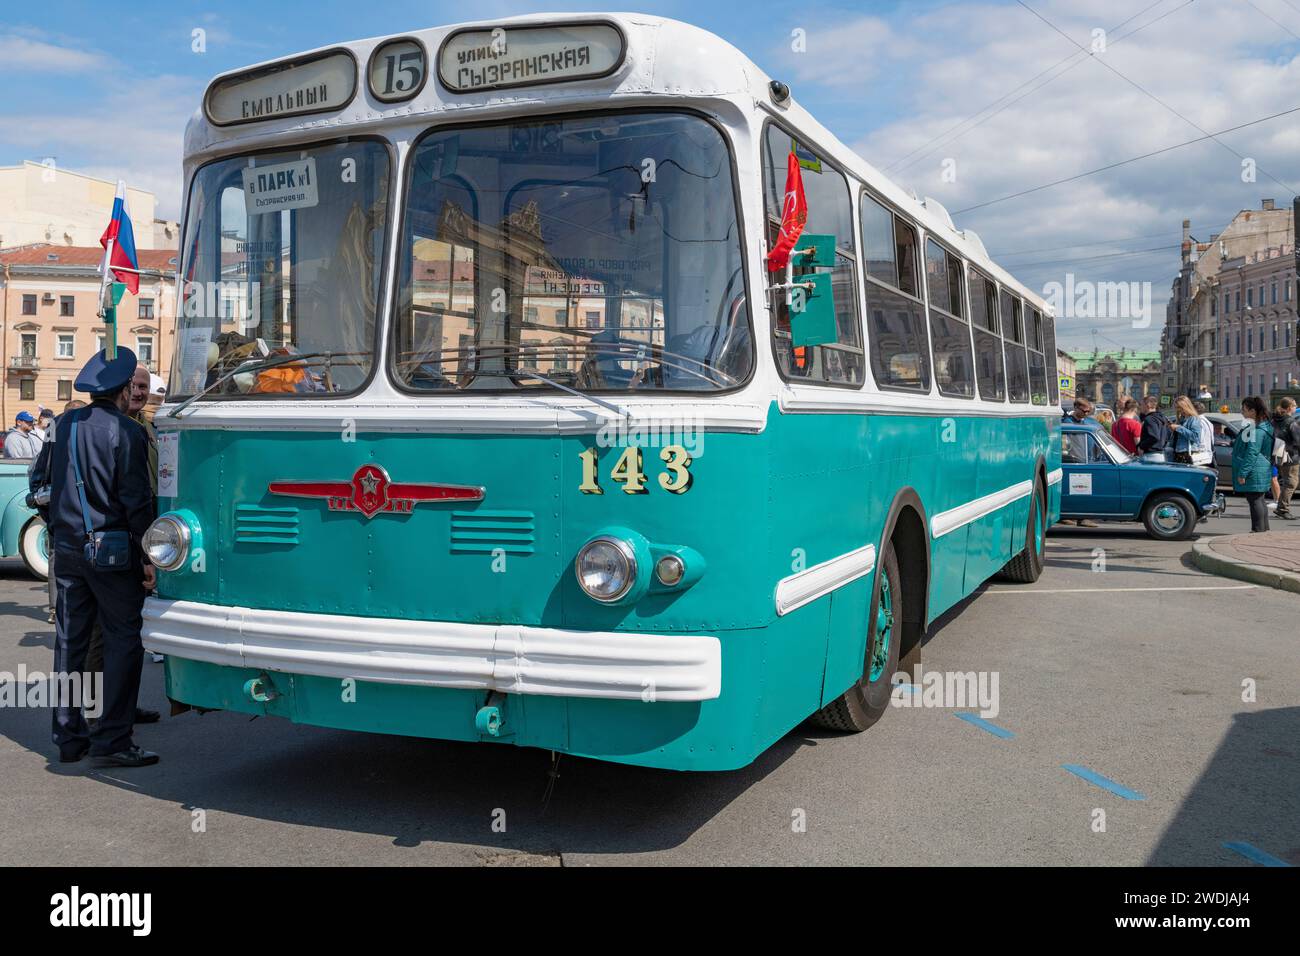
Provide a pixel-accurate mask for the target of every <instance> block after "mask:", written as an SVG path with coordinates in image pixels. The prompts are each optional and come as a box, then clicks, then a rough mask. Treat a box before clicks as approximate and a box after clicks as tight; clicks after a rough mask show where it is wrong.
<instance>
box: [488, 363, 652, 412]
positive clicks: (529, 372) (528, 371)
mask: <svg viewBox="0 0 1300 956" xmlns="http://www.w3.org/2000/svg"><path fill="white" fill-rule="evenodd" d="M489 374H493V375H501V376H502V377H503V378H516V377H518V376H521V375H522V376H526V377H528V378H535V379H537V380H538V381H539V382H545V383H546V384H547V385H549V386H551V387H552V388H558V389H559V390H560V391H562V392H568V393H569V394H570V395H577V396H578V397H579V398H585V399H586V400H587V401H589V402H595V403H596V404H597V405H600V406H601V407H602V408H608V409H609V410H610V411H611V412H613V413H614V414H615V415H619V416H621V417H622V418H623V419H625V420H627V421H631V420H632V413H631V412H629V411H628V410H627V409H626V408H621V407H619V406H618V405H615V404H614V403H613V402H607V401H605V400H604V399H603V398H597V397H596V396H595V395H588V394H587V393H586V392H582V391H579V390H578V389H576V388H572V387H571V386H568V385H564V384H561V383H560V382H557V381H556V380H555V379H553V378H547V377H546V376H545V375H543V374H542V373H541V372H539V371H537V370H536V369H532V368H525V367H524V366H522V365H521V366H519V367H518V368H516V369H515V370H514V371H513V372H491V373H489Z"/></svg>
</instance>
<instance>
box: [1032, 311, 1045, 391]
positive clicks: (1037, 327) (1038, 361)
mask: <svg viewBox="0 0 1300 956" xmlns="http://www.w3.org/2000/svg"><path fill="white" fill-rule="evenodd" d="M1028 332H1029V393H1030V394H1029V398H1030V401H1032V402H1033V403H1034V404H1035V405H1046V404H1047V359H1046V357H1045V356H1044V355H1043V314H1042V313H1041V312H1039V311H1038V310H1037V309H1035V308H1030V309H1029V328H1028Z"/></svg>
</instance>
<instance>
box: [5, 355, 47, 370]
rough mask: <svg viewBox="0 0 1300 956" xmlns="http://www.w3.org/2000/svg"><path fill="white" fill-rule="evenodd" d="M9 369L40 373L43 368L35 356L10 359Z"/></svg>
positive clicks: (12, 357)
mask: <svg viewBox="0 0 1300 956" xmlns="http://www.w3.org/2000/svg"><path fill="white" fill-rule="evenodd" d="M9 367H10V368H11V369H14V370H16V371H23V372H38V371H40V368H41V363H40V360H39V359H38V358H37V357H36V356H35V355H27V354H26V353H24V354H22V355H13V356H10V358H9Z"/></svg>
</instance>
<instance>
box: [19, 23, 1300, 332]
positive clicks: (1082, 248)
mask: <svg viewBox="0 0 1300 956" xmlns="http://www.w3.org/2000/svg"><path fill="white" fill-rule="evenodd" d="M555 8H556V5H555V4H552V3H546V4H530V3H522V2H506V0H487V2H482V3H478V4H476V5H475V13H474V15H475V17H476V18H482V19H488V18H491V17H495V16H506V15H510V14H517V13H527V12H538V11H542V10H547V9H555ZM636 8H637V9H639V10H642V11H644V12H646V13H656V14H660V15H663V16H669V17H674V18H677V19H681V20H686V21H688V22H691V23H695V24H696V25H698V26H701V27H703V28H705V29H708V30H711V31H713V32H714V33H717V34H718V35H719V36H722V37H724V38H726V39H728V40H730V41H731V42H732V43H734V44H735V45H736V46H737V47H739V48H740V49H741V50H742V51H744V52H745V53H746V54H748V55H749V56H750V57H751V58H752V59H753V60H754V61H755V62H757V63H758V64H759V66H760V67H762V68H763V69H765V70H766V71H767V72H769V73H771V74H772V75H774V76H776V77H778V78H781V79H784V80H786V81H787V82H788V83H789V84H790V85H791V87H792V89H793V91H794V95H795V97H796V98H797V99H798V100H799V101H800V102H802V103H803V104H804V105H805V106H806V107H807V108H808V109H809V110H810V111H811V112H812V113H813V114H814V115H816V116H817V117H818V118H819V119H821V120H822V121H823V122H824V123H825V124H826V125H827V126H828V127H829V128H830V129H831V130H833V131H834V132H835V133H836V134H837V135H838V136H839V137H840V139H842V140H843V141H844V142H846V143H848V144H849V145H851V146H853V147H854V148H855V149H857V151H858V152H859V153H861V154H862V155H863V156H864V157H866V158H867V159H868V160H869V161H871V162H872V163H873V164H874V165H875V166H877V167H878V168H881V169H883V170H885V171H886V172H887V173H888V174H889V175H890V176H891V177H892V178H894V179H895V180H896V181H897V182H899V183H900V184H902V185H903V186H905V187H908V188H911V189H913V190H915V192H916V193H917V194H918V195H920V196H932V197H934V198H935V199H937V200H938V201H939V202H941V203H943V204H944V205H945V206H946V207H947V208H948V209H949V210H951V211H952V212H953V214H954V219H955V220H956V222H957V225H958V227H960V228H966V227H968V228H972V229H974V230H976V231H977V232H978V233H979V234H980V235H981V237H982V238H983V240H984V242H985V245H986V246H987V247H988V249H989V251H990V252H991V253H993V254H994V256H995V258H997V259H998V260H999V261H1000V262H1001V263H1002V264H1004V265H1005V266H1006V267H1007V268H1008V269H1010V270H1011V271H1012V272H1013V273H1014V274H1015V275H1017V276H1018V277H1019V278H1020V279H1022V280H1023V281H1024V282H1025V283H1026V284H1027V285H1029V286H1031V287H1033V288H1036V289H1042V288H1044V287H1045V286H1046V285H1047V284H1048V283H1051V282H1054V281H1055V282H1063V281H1064V279H1065V275H1066V273H1073V275H1074V276H1075V280H1076V282H1077V281H1091V282H1121V281H1122V282H1139V283H1143V282H1149V283H1151V284H1152V289H1153V296H1154V303H1153V305H1152V320H1151V324H1150V326H1149V327H1148V328H1140V327H1138V328H1135V327H1134V325H1135V323H1134V321H1133V320H1132V318H1131V317H1128V316H1110V317H1105V318H1094V319H1070V320H1065V321H1063V322H1062V323H1061V331H1060V333H1059V336H1058V338H1059V341H1060V344H1061V345H1062V346H1063V347H1068V348H1090V347H1091V346H1092V344H1093V333H1092V330H1093V329H1097V330H1098V343H1099V344H1100V345H1101V346H1102V347H1103V348H1113V347H1115V346H1116V345H1117V344H1118V345H1125V346H1128V347H1130V348H1154V347H1156V345H1157V344H1158V341H1159V333H1160V327H1161V326H1162V324H1163V321H1164V307H1165V302H1166V300H1167V298H1168V290H1169V284H1170V282H1171V280H1172V278H1173V276H1174V274H1175V273H1176V271H1177V268H1178V243H1179V240H1180V232H1181V223H1182V220H1183V219H1184V218H1187V219H1190V220H1191V222H1192V234H1193V235H1194V236H1195V237H1196V238H1198V239H1201V240H1208V239H1209V236H1210V235H1211V234H1212V233H1215V232H1218V231H1220V230H1221V229H1222V228H1223V227H1224V226H1225V225H1226V224H1227V223H1228V221H1229V220H1230V219H1231V218H1232V216H1233V215H1234V214H1235V213H1236V212H1237V211H1238V210H1241V209H1248V208H1258V207H1259V204H1260V200H1261V199H1263V198H1272V199H1275V200H1276V201H1277V203H1278V205H1279V206H1281V205H1283V204H1284V203H1289V202H1290V201H1291V199H1292V197H1293V195H1294V194H1295V188H1296V186H1297V184H1300V168H1297V167H1298V165H1300V112H1296V113H1292V114H1289V115H1284V116H1280V117H1278V118H1276V119H1273V120H1270V121H1268V122H1264V123H1257V124H1255V125H1250V126H1246V127H1245V128H1242V129H1237V130H1235V131H1234V132H1228V133H1223V134H1222V135H1217V134H1219V132H1220V131H1222V130H1228V129H1231V128H1234V127H1238V126H1241V125H1242V124H1246V123H1251V122H1252V121H1255V120H1258V119H1260V118H1262V117H1266V116H1270V115H1272V114H1276V113H1281V112H1283V111H1286V110H1293V109H1296V108H1297V107H1300V59H1297V57H1298V55H1300V0H1123V2H1121V0H1025V2H1024V3H1020V2H1018V0H1010V2H983V3H981V2H974V3H960V2H959V3H951V2H934V0H915V2H906V3H902V2H882V3H820V2H813V3H805V4H798V5H795V4H789V3H776V2H768V0H744V2H737V0H720V2H712V3H708V4H700V3H685V2H666V3H656V2H651V0H644V2H642V3H640V4H637V5H636ZM565 9H573V10H578V9H589V10H597V9H602V8H601V7H597V6H585V5H569V6H567V7H565ZM464 19H466V8H465V6H464V5H463V4H460V3H445V2H436V0H435V2H429V0H424V2H420V3H415V2H407V0H396V2H385V3H383V4H361V3H356V2H335V0H314V2H296V0H281V2H279V3H276V4H274V5H267V4H264V3H253V2H247V0H233V2H223V3H220V4H217V3H183V2H168V3H154V2H147V0H140V2H135V3H132V4H125V5H118V6H116V7H115V8H114V12H113V16H112V17H111V18H109V19H105V17H104V14H103V7H102V6H101V5H91V4H80V3H58V4H47V5H36V4H24V5H21V6H17V5H6V9H5V10H4V11H3V12H0V83H2V84H3V87H4V89H5V95H4V96H3V97H2V98H0V165H9V164H13V163H16V162H19V161H21V160H23V159H33V160H38V161H39V160H42V159H44V158H46V157H54V158H55V160H56V162H57V163H58V164H59V165H60V166H63V167H66V168H71V169H76V170H79V171H84V172H88V173H92V174H95V175H99V176H104V177H105V178H109V179H117V178H119V177H122V178H125V179H127V180H128V181H129V182H130V183H131V184H132V185H134V186H138V187H141V188H145V189H150V190H153V191H154V192H155V193H156V194H157V196H158V202H159V206H158V214H159V215H162V216H167V217H171V218H176V217H178V216H179V214H180V205H181V196H180V192H181V182H180V149H181V135H182V132H183V130H184V126H185V122H186V120H187V118H188V116H189V115H190V113H192V112H193V110H194V109H195V107H196V106H197V105H198V103H199V101H200V97H201V95H202V92H203V89H204V86H205V85H206V83H207V81H208V79H209V78H211V76H212V75H214V74H216V73H219V72H221V71H223V70H228V69H232V68H235V67H239V66H242V65H246V64H249V63H254V62H258V61H260V60H265V59H270V58H274V57H278V56H282V55H286V54H289V53H293V52H296V51H299V50H303V49H309V48H312V47H316V46H321V45H325V44H328V43H332V42H336V41H340V40H348V39H355V38H358V37H366V36H377V35H383V34H389V33H399V32H403V31H406V30H410V29H413V28H420V27H426V26H432V25H436V24H443V23H455V22H459V21H462V20H464ZM195 28H202V29H203V30H204V31H205V32H206V51H205V52H202V53H196V52H194V51H193V49H192V39H191V38H192V31H193V30H194V29H195ZM797 31H802V32H801V33H800V32H797ZM1207 134H1216V135H1213V136H1208V135H1207ZM1193 140H1199V142H1194V143H1192V144H1191V145H1187V146H1180V148H1177V149H1170V150H1168V151H1167V152H1162V153H1160V154H1159V155H1156V156H1153V157H1151V158H1148V159H1144V160H1140V161H1137V162H1133V163H1128V164H1126V165H1122V166H1119V167H1117V168H1114V169H1111V170H1108V171H1106V172H1102V173H1099V174H1096V175H1092V176H1087V177H1084V178H1081V179H1077V180H1075V181H1073V182H1069V183H1065V184H1062V185H1058V186H1054V187H1051V188H1048V189H1042V190H1039V191H1036V192H1033V193H1030V194H1029V195H1026V196H1023V197H1020V198H1015V199H1008V200H1005V201H996V202H992V203H991V204H989V205H982V204H985V203H990V201H991V200H1002V197H1006V196H1010V195H1011V194H1013V193H1017V192H1020V191H1022V190H1026V189H1030V188H1032V187H1035V186H1039V185H1042V184H1046V183H1051V182H1054V181H1056V180H1061V179H1065V178H1067V177H1072V176H1075V175H1077V174H1079V173H1083V172H1087V171H1089V170H1093V169H1096V168H1098V167H1102V166H1106V165H1109V164H1112V163H1119V162H1121V161H1123V160H1127V159H1130V158H1131V157H1135V156H1138V155H1140V154H1144V153H1148V152H1154V151H1157V150H1165V149H1166V148H1167V147H1173V146H1179V144H1183V143H1188V142H1189V141H1193ZM1245 162H1248V163H1249V164H1250V166H1252V167H1253V169H1254V171H1255V173H1254V180H1255V181H1253V182H1251V181H1248V180H1249V178H1250V177H1249V176H1248V175H1247V176H1243V163H1245ZM972 207H979V208H972ZM1138 324H1139V325H1140V324H1141V323H1140V320H1139V322H1138Z"/></svg>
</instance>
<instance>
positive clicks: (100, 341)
mask: <svg viewBox="0 0 1300 956" xmlns="http://www.w3.org/2000/svg"><path fill="white" fill-rule="evenodd" d="M106 348H108V342H107V341H106V340H105V338H104V333H103V332H96V333H95V351H96V352H102V351H104V349H106Z"/></svg>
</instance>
